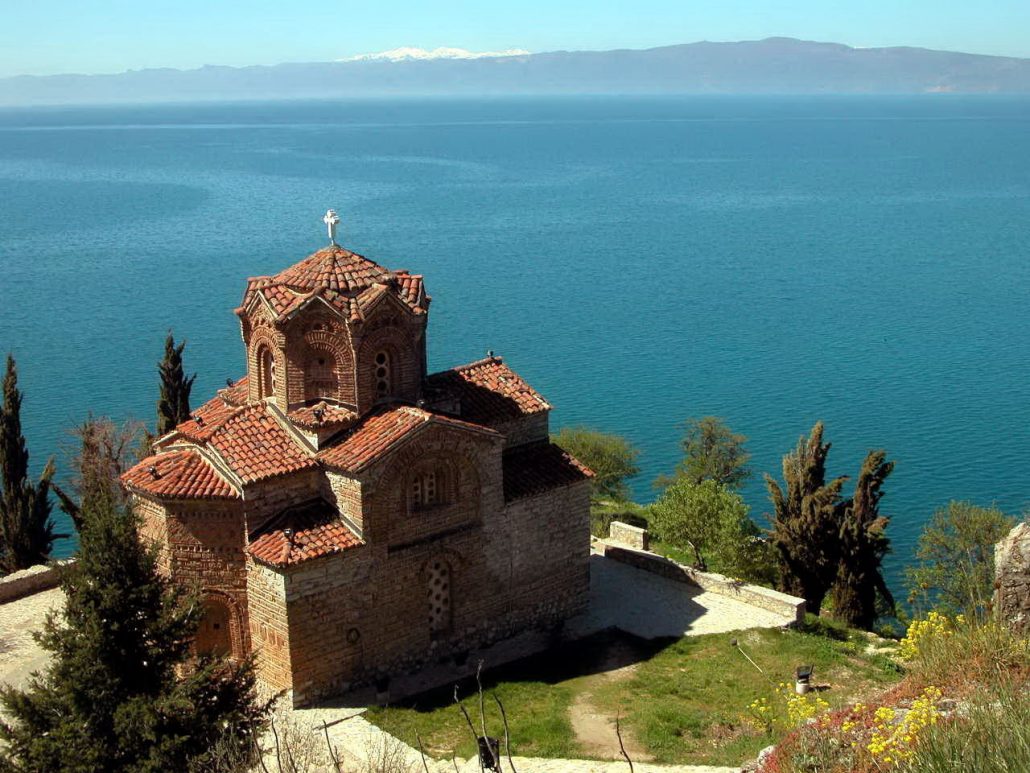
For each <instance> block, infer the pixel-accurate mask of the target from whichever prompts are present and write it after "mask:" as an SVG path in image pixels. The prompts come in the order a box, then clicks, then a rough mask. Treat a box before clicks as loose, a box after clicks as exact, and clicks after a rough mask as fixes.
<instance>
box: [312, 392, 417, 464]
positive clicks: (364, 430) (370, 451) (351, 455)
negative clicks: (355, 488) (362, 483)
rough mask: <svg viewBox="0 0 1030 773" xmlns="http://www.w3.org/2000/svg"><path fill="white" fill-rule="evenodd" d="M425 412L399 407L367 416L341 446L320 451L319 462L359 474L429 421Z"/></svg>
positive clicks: (339, 444)
mask: <svg viewBox="0 0 1030 773" xmlns="http://www.w3.org/2000/svg"><path fill="white" fill-rule="evenodd" d="M429 416H430V414H428V413H427V412H425V411H420V410H418V409H417V408H411V407H408V406H400V407H396V408H391V409H387V410H382V411H378V412H376V413H373V414H371V415H369V416H367V417H366V418H365V419H364V420H363V421H362V422H361V424H359V425H358V426H357V427H355V428H354V430H353V431H352V432H351V433H350V434H349V435H348V436H347V437H346V438H344V439H343V441H342V442H340V443H338V444H337V445H334V446H332V447H331V448H328V449H326V450H325V451H322V452H321V453H320V454H319V455H318V456H319V458H320V459H321V460H322V461H323V462H325V463H326V464H328V465H329V466H331V467H337V468H340V469H344V470H359V469H361V468H362V467H364V466H365V465H367V464H368V463H369V462H371V461H372V460H374V459H375V458H376V457H377V456H379V455H380V454H382V453H384V452H385V451H387V450H388V449H390V448H392V447H393V446H394V444H396V443H398V442H399V441H401V440H402V439H404V437H405V436H406V435H407V434H408V433H409V432H412V431H414V430H415V429H418V428H419V427H421V426H422V425H423V424H426V423H427V422H428V421H429Z"/></svg>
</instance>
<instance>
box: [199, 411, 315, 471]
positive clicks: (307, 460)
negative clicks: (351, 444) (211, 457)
mask: <svg viewBox="0 0 1030 773" xmlns="http://www.w3.org/2000/svg"><path fill="white" fill-rule="evenodd" d="M208 444H209V445H210V446H211V447H212V448H214V449H215V450H216V451H217V452H218V453H219V455H220V456H221V457H222V458H223V459H224V460H225V462H226V464H228V465H229V467H230V468H231V469H232V471H233V472H234V473H236V475H237V476H238V477H239V478H240V480H241V481H243V482H244V483H253V482H255V481H259V480H264V479H265V478H274V477H275V476H277V475H285V474H287V473H291V472H299V471H300V470H306V469H310V468H312V467H315V466H316V465H317V462H316V461H315V458H314V457H313V456H310V455H308V454H307V452H305V451H304V449H302V448H301V447H300V446H299V445H298V444H297V442H296V441H295V440H294V439H293V438H291V437H290V436H289V435H288V434H287V433H286V430H284V429H283V428H282V426H280V424H279V422H278V421H276V420H275V418H273V417H272V416H271V415H269V413H268V412H267V410H266V409H265V406H264V405H260V404H259V405H251V406H249V407H247V408H244V409H243V410H242V411H239V412H238V413H236V414H234V415H233V416H231V417H230V418H229V419H228V420H227V421H225V422H224V423H223V424H222V425H221V426H220V427H219V428H218V430H217V431H216V432H214V433H213V434H212V435H211V437H210V438H209V440H208Z"/></svg>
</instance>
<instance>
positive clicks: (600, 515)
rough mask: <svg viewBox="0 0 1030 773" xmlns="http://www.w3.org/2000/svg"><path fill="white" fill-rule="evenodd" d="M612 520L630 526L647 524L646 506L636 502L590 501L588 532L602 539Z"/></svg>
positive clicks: (605, 535)
mask: <svg viewBox="0 0 1030 773" xmlns="http://www.w3.org/2000/svg"><path fill="white" fill-rule="evenodd" d="M612 521H622V522H623V523H628V524H629V525H630V526H644V527H646V525H647V507H646V506H645V505H638V504H637V503H636V502H628V501H627V502H592V503H591V504H590V533H591V534H593V535H594V536H595V537H601V538H602V539H604V538H606V537H607V536H608V527H609V525H610V524H611V522H612Z"/></svg>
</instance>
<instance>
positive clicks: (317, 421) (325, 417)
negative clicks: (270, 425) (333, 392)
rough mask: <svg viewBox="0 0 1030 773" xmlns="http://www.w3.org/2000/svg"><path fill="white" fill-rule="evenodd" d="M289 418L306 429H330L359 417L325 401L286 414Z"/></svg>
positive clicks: (350, 411) (347, 409) (348, 410)
mask: <svg viewBox="0 0 1030 773" xmlns="http://www.w3.org/2000/svg"><path fill="white" fill-rule="evenodd" d="M286 416H287V418H288V419H289V420H290V421H292V422H293V423H294V424H296V425H297V426H298V427H303V428H304V429H328V428H330V427H339V426H342V425H344V424H349V423H350V422H352V421H355V420H356V419H357V418H358V415H357V414H356V413H355V412H354V411H352V410H350V409H349V408H344V407H343V406H341V405H331V404H329V403H327V402H325V401H322V402H318V403H315V404H314V405H306V406H304V407H303V408H298V409H297V410H295V411H290V412H289V413H288V414H286Z"/></svg>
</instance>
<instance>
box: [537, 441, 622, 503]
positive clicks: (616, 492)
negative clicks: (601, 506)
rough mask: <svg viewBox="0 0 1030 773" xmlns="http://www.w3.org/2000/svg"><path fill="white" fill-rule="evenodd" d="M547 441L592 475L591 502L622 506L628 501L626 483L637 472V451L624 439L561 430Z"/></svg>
mask: <svg viewBox="0 0 1030 773" xmlns="http://www.w3.org/2000/svg"><path fill="white" fill-rule="evenodd" d="M551 440H552V442H554V443H555V444H557V445H559V446H561V448H562V449H563V450H565V451H568V452H569V453H570V454H572V455H573V456H574V457H576V458H577V459H578V460H579V461H581V462H583V464H585V465H586V466H587V467H589V468H590V469H591V470H592V471H593V473H594V479H593V486H592V494H591V496H592V498H593V499H595V500H614V501H616V502H622V501H624V500H625V499H627V498H628V496H629V486H628V485H627V484H626V481H627V480H629V479H630V478H632V477H634V476H635V475H637V474H638V473H639V472H640V468H639V467H637V457H638V456H639V455H640V451H639V450H638V449H637V448H635V447H634V446H633V444H632V443H630V442H629V441H628V440H626V438H624V437H621V436H619V435H610V434H608V433H606V432H600V431H598V430H596V429H590V428H588V427H563V428H562V430H561V431H560V432H559V433H558V434H557V435H554V436H552V438H551Z"/></svg>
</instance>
